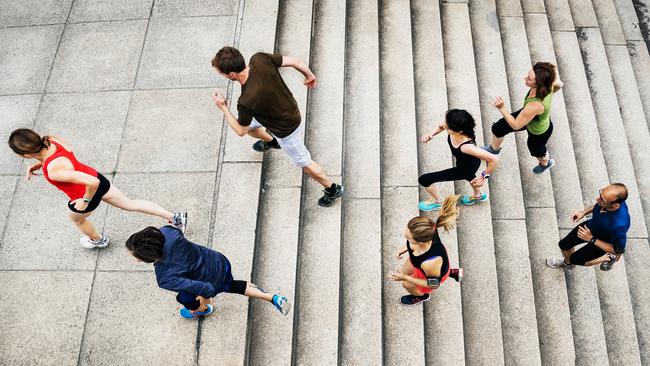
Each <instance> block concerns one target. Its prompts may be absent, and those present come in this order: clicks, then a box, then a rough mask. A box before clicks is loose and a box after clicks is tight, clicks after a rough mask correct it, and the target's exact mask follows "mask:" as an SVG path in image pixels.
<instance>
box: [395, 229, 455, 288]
mask: <svg viewBox="0 0 650 366" xmlns="http://www.w3.org/2000/svg"><path fill="white" fill-rule="evenodd" d="M406 249H408V252H409V258H410V259H411V264H413V267H415V268H417V269H419V270H421V271H422V272H424V271H423V270H422V263H423V262H425V261H427V260H429V259H433V258H435V257H440V258H442V266H441V267H440V276H438V278H442V276H444V275H445V274H446V273H447V271H448V270H449V257H447V249H445V246H444V245H443V244H442V241H440V236H439V235H438V231H437V230H436V233H435V235H434V236H433V240H431V247H430V248H429V250H427V251H426V252H424V253H422V254H420V255H414V254H413V249H411V243H409V241H408V240H407V241H406Z"/></svg>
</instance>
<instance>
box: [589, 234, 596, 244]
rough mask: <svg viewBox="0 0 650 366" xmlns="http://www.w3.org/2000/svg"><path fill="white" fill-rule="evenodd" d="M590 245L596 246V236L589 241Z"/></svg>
mask: <svg viewBox="0 0 650 366" xmlns="http://www.w3.org/2000/svg"><path fill="white" fill-rule="evenodd" d="M589 244H591V245H595V244H596V237H595V236H593V237H591V240H589Z"/></svg>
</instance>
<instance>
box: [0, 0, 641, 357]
mask: <svg viewBox="0 0 650 366" xmlns="http://www.w3.org/2000/svg"><path fill="white" fill-rule="evenodd" d="M635 4H636V5H637V8H639V4H641V5H643V4H644V2H643V1H636V0H635V1H632V0H620V1H610V0H592V1H588V0H575V1H574V0H571V1H550V0H547V1H543V0H524V1H518V0H498V1H494V2H493V1H485V2H480V3H479V2H469V1H467V0H453V1H440V2H437V1H433V2H432V1H420V0H417V1H406V0H404V1H403V0H390V1H380V2H373V1H363V2H361V1H348V2H342V1H317V2H314V1H310V0H287V1H278V2H274V1H266V0H200V1H199V0H187V1H186V0H182V1H181V0H178V1H176V0H155V1H153V0H136V1H124V0H106V1H101V2H99V1H91V0H75V1H72V0H56V1H54V0H45V1H33V0H27V1H20V2H16V1H10V0H0V133H1V134H2V135H3V136H4V137H3V138H4V139H5V140H6V138H7V137H8V134H9V133H10V132H11V131H12V130H14V129H15V128H18V127H31V128H34V129H36V130H37V131H38V132H41V133H48V134H53V135H60V136H63V137H64V138H65V139H66V140H68V141H69V142H70V144H71V145H72V146H73V148H74V151H75V153H76V154H77V156H78V157H79V159H80V160H81V161H82V162H87V163H89V164H90V165H92V166H94V167H96V168H98V170H99V171H101V172H102V173H103V174H105V175H106V176H107V177H108V178H109V179H110V180H111V181H112V182H113V183H114V185H115V186H117V187H119V188H120V189H121V190H122V191H123V192H124V193H126V194H127V195H128V196H130V197H133V198H141V199H148V200H152V201H154V202H157V203H159V204H160V205H162V206H163V207H165V208H167V209H170V210H171V209H185V210H187V211H188V212H189V228H188V231H187V237H188V238H189V239H190V240H192V241H194V242H197V243H199V244H203V245H206V246H208V247H212V248H213V249H215V250H219V251H221V252H223V253H224V254H225V255H226V256H228V257H229V258H230V260H231V263H232V268H233V274H234V276H235V278H238V279H244V280H252V281H253V282H256V283H257V284H258V285H260V286H261V287H262V288H265V289H266V290H268V291H270V292H274V293H275V292H282V293H283V294H285V295H287V296H288V297H289V299H290V300H291V301H292V302H294V309H293V312H292V313H290V315H289V316H287V317H283V316H282V315H280V314H279V313H278V312H277V310H276V309H275V308H274V307H273V306H271V305H270V304H268V303H265V302H263V301H260V300H248V299H246V298H245V297H242V296H238V295H232V294H222V295H219V296H218V297H217V298H216V299H215V309H216V311H215V314H214V315H212V316H211V317H209V318H206V319H202V320H199V321H186V320H184V319H181V318H180V317H179V315H178V312H177V311H178V308H179V306H180V305H179V304H177V303H176V301H175V299H174V294H173V293H171V292H167V291H164V290H160V289H159V288H158V287H157V285H156V282H155V277H154V274H153V272H152V266H151V265H146V264H142V263H136V262H134V260H133V259H132V258H131V257H130V256H129V254H128V252H127V251H126V249H125V247H124V241H125V240H126V238H127V237H128V236H129V235H130V234H131V233H133V232H134V231H136V230H139V229H142V228H143V227H145V226H148V225H154V226H162V225H164V224H165V223H166V222H165V220H163V219H162V218H157V217H151V216H146V215H142V214H138V213H133V212H125V211H121V210H118V209H115V208H112V207H107V205H102V206H100V208H99V209H98V210H97V211H96V212H95V213H94V214H93V215H92V216H91V219H90V220H91V221H92V222H93V223H94V224H95V225H96V226H97V228H98V230H100V231H102V232H104V233H105V234H107V235H108V236H109V237H110V238H111V240H112V245H111V246H109V247H108V248H105V249H103V250H101V251H88V250H85V249H83V248H81V247H80V246H79V244H78V239H79V234H78V232H77V231H76V230H75V228H74V226H73V225H72V223H71V222H70V220H69V219H68V218H67V217H66V208H65V203H66V201H67V200H66V197H65V195H63V193H61V192H59V191H57V190H56V189H54V188H53V187H51V186H50V185H49V184H47V182H45V180H44V179H43V177H42V176H36V177H34V178H33V179H32V180H31V181H26V180H25V179H24V178H23V176H22V174H23V173H24V172H23V169H24V168H25V166H26V163H27V162H26V161H23V160H21V159H20V158H18V157H16V156H15V155H14V154H13V153H12V152H11V151H10V149H9V148H8V147H7V146H6V145H5V147H4V148H3V150H2V151H3V154H2V156H1V157H0V287H1V288H2V291H0V314H2V315H0V324H2V325H3V326H2V327H0V364H1V365H5V364H6V365H35V364H38V365H41V364H43V365H57V366H58V365H139V364H169V365H208V364H210V365H212V364H219V365H221V364H223V365H261V364H285V365H289V364H296V365H302V364H343V365H359V364H372V365H375V364H382V363H383V364H402V363H410V364H431V365H433V364H440V363H445V364H451V365H461V364H481V365H483V364H540V363H541V364H544V365H546V364H557V365H564V364H574V363H575V364H580V365H592V364H607V363H609V364H631V365H634V364H647V363H648V362H650V323H648V319H650V306H648V304H649V303H650V290H649V287H648V284H647V281H645V278H646V277H647V273H648V271H650V268H648V263H649V262H650V246H649V245H648V240H647V232H648V225H647V223H648V218H647V217H646V216H647V214H646V212H647V210H648V209H647V206H648V202H647V196H648V194H645V191H647V189H648V187H646V185H647V182H646V181H647V179H646V178H647V175H648V174H647V173H648V172H647V167H646V165H647V164H644V163H645V162H647V159H646V155H647V153H646V151H647V147H646V145H647V139H648V130H647V126H649V124H648V122H649V118H648V116H649V115H650V114H648V112H650V106H649V105H648V100H650V99H648V98H644V96H645V95H647V94H648V85H649V84H648V78H647V77H646V76H647V74H648V72H649V71H650V55H648V52H647V47H646V44H645V41H646V39H644V37H643V34H642V32H641V30H640V28H639V18H638V15H637V12H636V11H635V7H634V5H635ZM592 5H593V9H592ZM574 24H575V25H574ZM576 27H578V28H576ZM576 32H577V34H578V36H579V37H576ZM223 45H234V46H236V47H239V48H240V49H241V50H242V52H243V54H244V57H245V58H246V59H248V58H250V56H252V55H253V54H254V53H255V52H258V51H265V52H272V51H276V52H280V53H283V54H286V55H290V56H294V57H298V58H300V59H302V60H303V61H305V62H306V63H309V64H310V65H311V67H312V69H313V70H314V71H315V72H316V75H317V77H319V82H320V86H319V87H318V88H317V89H315V90H311V91H308V90H307V89H306V88H304V86H303V84H302V81H303V80H302V76H301V75H300V74H299V73H297V72H295V71H294V70H282V74H283V76H284V78H285V80H286V82H287V85H288V87H289V88H290V90H291V91H292V93H293V94H294V96H295V97H296V99H297V100H298V105H299V108H300V110H301V114H302V119H303V124H304V126H305V127H306V129H305V131H304V134H305V138H306V142H307V146H308V148H309V149H310V151H311V152H312V156H313V157H314V159H315V160H316V161H318V162H319V163H321V164H322V166H323V167H324V168H325V169H326V171H327V172H328V173H329V174H330V175H331V176H332V177H333V178H334V179H335V180H336V181H337V182H343V183H344V184H345V185H346V188H347V192H346V196H345V197H344V198H343V199H342V200H340V201H338V202H337V203H336V204H335V205H334V207H331V208H327V209H325V208H320V207H318V206H317V204H316V199H317V198H318V197H319V196H320V190H321V187H320V185H318V184H317V183H315V182H314V181H312V180H311V179H309V178H307V177H305V176H304V175H303V173H302V172H301V171H300V170H299V169H296V168H295V167H294V166H293V165H292V164H291V163H290V162H289V160H288V159H287V158H286V156H285V154H284V153H283V152H282V151H280V150H273V151H270V152H267V153H265V154H262V153H258V152H254V151H253V150H252V149H251V145H252V144H253V142H254V140H253V139H251V138H249V137H244V138H240V137H238V136H236V135H235V134H234V133H233V132H232V131H231V130H230V128H229V127H228V126H227V125H226V124H225V123H224V121H223V118H222V115H221V113H220V112H219V111H218V110H217V109H216V108H215V106H214V105H213V103H212V101H211V100H210V94H211V93H213V92H214V91H215V90H217V89H219V90H222V91H223V92H224V93H225V94H226V95H227V96H228V98H229V102H230V106H231V109H233V111H235V112H236V100H237V97H238V95H239V93H240V88H239V86H238V85H233V84H232V83H230V82H228V80H226V79H225V78H223V77H220V76H218V75H217V74H215V72H214V70H212V67H211V66H210V59H211V58H212V57H213V56H214V54H215V52H216V51H217V50H218V49H219V48H220V47H221V46H223ZM556 55H557V60H556V58H555V56H556ZM542 60H545V61H550V62H553V63H556V64H558V65H559V69H558V71H559V74H560V77H561V78H562V79H563V80H564V81H565V89H564V90H563V91H562V92H560V93H558V94H556V95H555V97H554V102H553V103H554V104H553V112H552V119H553V123H554V126H555V130H554V134H553V137H552V138H551V141H550V142H549V150H550V151H551V154H553V156H554V157H556V158H557V159H556V160H557V162H558V165H557V166H556V167H555V168H553V169H552V170H551V172H550V174H545V175H543V176H536V175H534V174H532V172H531V171H530V168H532V166H533V165H534V163H535V162H534V160H533V159H532V158H531V157H530V156H529V154H528V152H527V148H526V145H525V134H518V136H516V137H514V138H513V137H512V136H509V138H508V139H507V140H506V143H505V146H506V150H504V152H503V153H502V155H501V156H502V165H501V166H500V167H499V169H498V170H497V172H496V174H495V175H494V179H492V181H491V182H490V187H489V190H490V193H491V197H490V201H489V202H488V203H486V204H482V205H476V206H474V207H462V208H461V216H460V222H459V227H458V229H457V230H452V231H451V232H450V233H445V234H442V236H441V237H442V240H443V242H444V243H445V246H446V248H447V250H448V253H449V256H450V259H451V265H452V267H456V266H457V265H459V264H460V265H461V266H463V267H464V268H465V270H466V277H465V279H464V281H463V283H462V284H460V285H459V284H457V283H456V282H455V281H453V280H451V279H450V280H448V281H447V283H445V284H444V286H443V287H441V288H440V289H439V290H437V291H435V292H434V294H433V296H432V298H431V300H429V301H428V302H426V303H425V304H424V306H422V305H418V306H416V307H412V308H405V307H402V306H401V305H399V297H400V296H402V295H404V294H405V291H404V290H403V288H402V287H401V286H400V284H399V283H395V282H393V281H391V280H390V279H388V277H387V275H388V271H389V270H391V269H393V268H396V267H399V265H400V264H401V262H400V261H398V260H396V259H395V258H394V255H395V253H394V252H395V249H396V248H397V247H398V246H401V245H403V243H404V238H403V229H404V225H405V224H406V222H407V221H408V219H410V218H411V217H413V216H415V215H417V214H423V215H425V216H428V217H431V218H432V219H435V218H436V213H419V212H418V210H417V206H416V202H417V201H418V199H423V198H426V197H427V196H426V193H425V192H424V191H423V190H422V189H421V188H420V187H418V185H417V177H418V175H419V174H422V173H425V172H430V171H436V170H441V169H445V168H448V167H451V166H452V165H453V159H452V158H451V156H450V152H449V149H448V147H447V144H446V141H445V137H443V136H444V133H443V134H442V135H441V136H438V137H437V138H436V139H434V141H432V142H431V143H429V144H426V145H425V144H419V143H418V142H417V139H418V137H419V136H421V135H422V134H424V133H428V132H430V131H431V130H432V129H433V128H434V127H435V126H436V124H437V123H438V122H440V121H441V120H442V119H443V118H444V112H445V111H446V110H447V109H448V108H453V107H456V108H465V109H468V110H469V111H470V112H471V113H472V114H473V115H474V117H475V118H476V121H477V125H478V128H477V132H478V143H479V144H480V143H481V142H483V141H484V136H485V137H489V136H490V133H489V126H490V124H491V123H492V122H493V121H496V119H497V118H498V117H499V115H498V112H497V111H496V110H495V109H494V108H493V107H491V106H490V105H489V103H488V102H489V98H490V97H492V96H493V94H501V95H503V96H504V97H506V99H509V101H508V102H509V105H510V106H512V107H515V108H516V107H518V106H519V105H520V103H521V99H522V97H523V94H524V93H525V91H526V90H525V87H524V86H523V83H522V81H521V75H523V74H524V73H525V72H526V71H527V69H528V68H529V67H530V65H531V63H532V62H535V61H542ZM606 131H607V132H606ZM619 141H620V142H621V143H617V142H619ZM617 161H622V162H623V163H621V164H617V163H616V162H617ZM610 180H624V181H625V182H635V181H636V183H637V185H638V193H637V190H636V189H633V192H632V193H633V194H632V195H631V197H630V206H631V208H632V214H633V221H634V225H633V230H632V231H631V238H630V239H629V242H628V252H627V253H626V254H625V256H624V258H623V260H621V262H619V263H617V264H616V266H615V267H614V269H613V270H612V271H611V272H600V271H598V270H597V269H584V268H578V269H576V270H574V271H572V272H568V273H566V274H565V273H564V272H563V271H561V270H552V269H549V268H547V267H546V265H545V263H544V260H545V258H546V257H548V256H552V255H557V254H559V252H558V249H557V240H558V239H559V238H560V237H561V236H563V235H565V234H566V233H567V231H568V230H569V229H570V228H572V227H573V224H572V223H571V222H570V220H569V217H570V213H571V212H572V211H573V210H576V209H579V208H581V206H583V205H584V204H593V199H594V197H593V196H594V193H593V191H595V189H596V188H599V187H600V186H601V185H603V184H605V183H606V182H607V181H610ZM633 188H634V187H633ZM440 189H441V192H442V194H443V195H449V194H452V193H468V192H469V186H468V185H467V184H466V183H465V182H457V184H453V183H451V182H445V183H442V184H440ZM486 189H488V187H487V186H486ZM644 225H645V227H644ZM25 296H30V297H34V298H36V299H37V301H38V303H39V307H38V310H37V311H32V308H31V307H24V306H16V303H17V302H18V301H22V298H23V297H25ZM621 309H623V310H621Z"/></svg>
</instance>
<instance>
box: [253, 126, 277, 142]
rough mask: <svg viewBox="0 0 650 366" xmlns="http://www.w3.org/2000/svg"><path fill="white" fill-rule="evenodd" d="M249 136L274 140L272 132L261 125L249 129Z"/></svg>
mask: <svg viewBox="0 0 650 366" xmlns="http://www.w3.org/2000/svg"><path fill="white" fill-rule="evenodd" d="M248 136H250V137H254V138H256V139H260V140H262V141H266V142H269V141H272V140H273V136H271V134H270V133H268V132H266V129H265V128H262V127H259V128H254V129H252V130H248Z"/></svg>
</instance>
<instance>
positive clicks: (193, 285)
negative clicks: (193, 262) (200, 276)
mask: <svg viewBox="0 0 650 366" xmlns="http://www.w3.org/2000/svg"><path fill="white" fill-rule="evenodd" d="M158 286H160V288H163V289H165V290H169V291H174V292H180V291H183V292H187V293H188V294H192V295H196V296H197V300H199V299H198V297H199V296H201V297H203V298H204V299H211V298H213V297H214V296H215V295H216V291H215V289H214V286H213V285H212V284H211V283H210V282H203V281H197V280H192V279H189V278H186V277H181V276H180V275H178V274H171V275H165V276H164V277H163V278H159V279H158ZM199 301H200V300H199Z"/></svg>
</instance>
